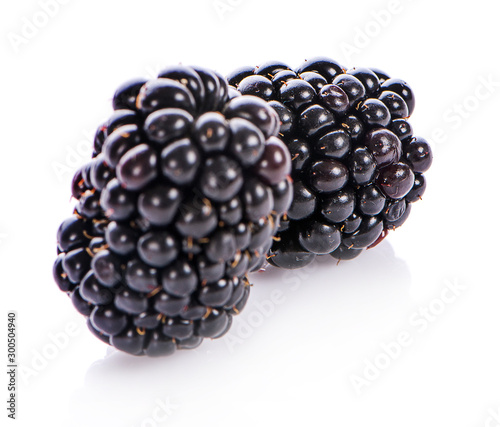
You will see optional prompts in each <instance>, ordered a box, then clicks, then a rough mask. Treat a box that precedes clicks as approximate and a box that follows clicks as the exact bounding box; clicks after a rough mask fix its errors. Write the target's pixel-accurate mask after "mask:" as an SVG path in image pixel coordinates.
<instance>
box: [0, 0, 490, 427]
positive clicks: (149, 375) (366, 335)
mask: <svg viewBox="0 0 500 427" xmlns="http://www.w3.org/2000/svg"><path fill="white" fill-rule="evenodd" d="M218 4H219V9H217V8H216V7H215V6H214V3H213V1H212V0H206V1H194V0H191V1H185V2H181V1H175V2H174V1H165V0H149V1H141V2H139V1H133V0H121V1H116V0H115V1H105V2H103V1H96V0H87V1H77V0H70V1H66V4H64V5H60V7H59V10H58V11H57V12H56V13H53V15H54V16H52V17H50V18H48V19H47V20H46V21H47V22H44V19H43V18H44V16H43V13H44V12H43V9H42V8H41V6H40V4H39V3H38V1H37V0H25V1H23V2H19V1H18V2H6V1H4V2H2V6H1V9H2V10H1V11H0V29H1V36H2V38H1V42H0V49H1V54H0V57H1V58H2V65H1V67H0V77H1V79H0V87H1V93H2V98H1V102H0V110H1V113H0V117H1V123H2V130H1V136H0V139H1V153H0V186H1V193H0V200H1V202H0V203H1V206H2V209H1V211H0V235H1V239H0V240H1V241H0V259H1V268H0V285H1V291H0V292H1V310H0V317H4V318H5V320H4V322H3V323H2V322H0V325H2V324H5V326H4V330H5V329H6V323H7V322H6V315H7V311H8V310H16V311H17V313H18V333H19V337H18V338H19V354H20V363H22V364H23V366H24V369H23V374H22V375H20V376H19V378H18V381H19V386H20V391H19V395H18V404H19V406H18V420H17V425H19V426H34V425H51V426H54V427H57V426H65V427H67V426H127V427H132V426H137V427H139V426H143V427H146V426H147V427H150V426H156V425H157V426H167V425H168V426H195V425H204V426H215V425H218V426H228V425H235V426H237V425H239V426H255V425H264V426H271V425H288V426H300V425H335V426H345V427H351V426H355V427H361V426H367V425H369V426H384V427H400V426H405V427H414V426H415V427H417V426H418V427H421V426H429V427H434V426H436V427H441V426H454V427H466V426H467V427H469V426H488V427H492V426H499V425H500V414H499V410H500V387H499V385H500V363H499V360H500V339H499V338H500V337H499V333H498V332H499V325H500V310H499V302H500V286H499V285H500V283H499V279H498V265H499V263H498V255H499V249H498V243H499V238H500V235H499V224H500V223H499V221H498V215H499V207H500V206H499V193H498V185H499V161H500V145H499V136H498V131H497V126H498V117H499V116H498V113H499V103H500V56H499V47H498V42H499V40H500V37H499V36H500V34H499V25H498V8H495V6H496V3H495V2H491V1H485V0H476V1H474V2H473V4H471V5H467V7H464V6H462V5H464V2H462V3H460V2H451V1H447V2H444V1H443V2H437V1H435V0H433V1H430V0H429V1H426V0H420V1H417V0H414V1H402V0H401V2H398V1H392V2H389V1H382V0H381V1H373V0H370V1H368V0H363V1H359V0H358V1H356V2H347V1H342V2H338V1H331V0H329V1H314V0H310V1H307V2H290V1H287V2H284V1H269V0H221V1H220V2H219V3H218ZM224 5H225V6H226V7H225V9H222V7H223V6H224ZM389 5H391V7H390V6H389ZM394 5H396V7H394ZM41 11H42V12H41ZM33 20H35V21H36V22H37V25H39V26H40V25H41V26H42V27H41V28H35V30H33V28H31V33H30V32H29V28H27V26H28V25H29V24H27V23H26V22H33ZM23 31H24V35H23ZM367 33H368V35H367ZM15 35H17V38H16V37H15ZM21 37H24V39H21ZM13 40H14V41H13ZM15 40H17V43H16V42H15ZM19 43H21V44H19ZM315 55H326V56H330V57H333V58H336V59H338V60H339V61H340V62H342V63H343V64H345V65H346V66H347V67H351V66H374V67H379V68H382V69H384V70H386V71H387V72H388V73H389V74H390V75H392V76H394V77H401V78H403V79H405V80H406V81H408V82H409V83H410V85H411V86H412V88H413V90H414V91H415V93H416V97H417V108H416V110H415V113H414V116H413V117H412V120H411V123H412V124H413V127H414V129H415V133H416V134H418V135H422V136H425V137H426V138H428V139H430V140H432V144H433V148H434V153H435V161H434V165H433V167H432V169H431V171H429V172H428V173H427V174H426V177H427V179H428V190H427V193H426V194H425V196H424V200H423V201H422V202H419V203H417V204H415V206H414V208H413V211H412V213H411V216H410V218H409V220H408V221H407V223H406V224H405V225H404V226H403V227H402V228H401V229H399V230H397V231H395V232H393V233H391V234H390V235H389V237H388V238H387V239H386V240H385V241H384V242H383V243H382V244H380V245H379V246H378V247H377V248H374V249H372V250H369V251H367V252H366V253H363V254H362V255H361V256H360V257H359V258H357V259H355V260H353V261H350V262H349V261H346V262H342V263H340V264H339V265H336V264H335V262H334V260H333V259H326V260H325V261H324V262H320V263H317V264H315V265H313V266H312V267H310V268H308V269H306V270H303V271H300V272H293V273H291V272H286V271H278V270H276V269H271V270H268V271H267V272H266V273H264V274H263V273H260V274H254V275H253V278H252V279H253V282H254V288H253V293H252V295H251V299H250V301H249V304H248V306H247V308H246V310H245V311H244V312H243V313H242V315H241V316H240V317H238V318H235V322H234V324H233V329H232V331H231V333H230V335H229V336H227V337H226V338H224V339H221V340H218V341H213V342H207V343H205V344H204V345H203V346H202V347H200V348H199V349H198V350H196V351H191V352H178V353H176V354H175V355H174V356H172V357H170V358H164V359H159V360H158V359H156V360H151V359H145V358H144V359H141V358H134V357H132V356H127V355H124V354H119V353H117V352H115V351H114V350H112V349H109V348H108V347H107V346H106V345H104V344H102V343H100V342H99V341H98V340H96V339H95V338H94V337H93V336H92V335H91V334H90V333H89V332H88V330H87V329H86V326H85V324H84V321H83V319H82V318H81V317H80V316H79V315H78V314H77V313H76V312H75V310H74V309H73V307H72V305H71V303H70V301H69V300H68V298H67V297H66V296H65V295H64V294H63V293H61V292H60V291H59V290H58V289H57V287H56V286H55V284H54V283H53V281H52V277H51V268H52V263H53V261H54V258H55V245H56V241H55V232H56V230H57V227H58V225H59V223H60V222H61V221H62V220H63V219H64V218H66V217H67V216H69V215H70V213H71V210H72V208H71V204H70V201H69V195H70V190H69V184H70V179H71V172H70V171H73V170H74V169H75V167H76V165H77V164H80V163H82V162H84V161H85V160H86V159H87V156H86V155H82V153H83V152H84V151H85V148H86V147H87V149H88V147H89V146H90V142H89V135H92V134H93V132H94V129H95V127H96V126H97V125H98V124H99V123H100V122H101V120H103V119H104V118H105V117H106V116H108V115H109V114H110V112H111V106H110V102H109V101H110V98H111V97H112V94H113V92H114V89H115V88H116V87H117V86H118V85H119V84H120V83H121V82H122V81H124V80H127V79H129V78H131V77H135V76H141V75H144V76H152V75H154V73H156V72H157V71H158V69H159V68H161V67H162V66H164V65H169V64H175V63H179V62H182V63H185V64H198V65H201V66H207V67H212V68H215V69H217V70H218V71H220V72H222V73H223V74H226V73H228V72H230V71H231V70H232V69H233V68H236V67H239V66H242V65H246V64H250V65H257V64H259V63H261V62H264V61H266V60H270V59H278V60H282V61H285V62H288V63H290V64H291V65H295V66H296V65H298V64H299V63H300V62H301V61H303V60H304V59H305V58H307V57H312V56H315ZM488 82H489V83H488ZM459 111H462V113H460V112H459ZM71 153H73V155H71ZM75 153H76V155H75ZM75 156H76V157H75ZM55 166H58V168H55ZM56 169H58V170H59V173H57V171H56ZM61 171H62V172H61ZM450 286H452V287H453V288H454V289H455V293H456V294H458V296H456V297H455V298H452V299H453V301H451V300H450V299H449V298H447V297H450V296H452V293H450V291H445V292H448V293H445V294H444V296H445V299H446V301H447V302H443V299H442V297H441V294H442V292H443V290H445V289H446V288H448V289H449V288H450ZM429 306H430V307H431V308H430V312H431V313H434V314H435V316H433V317H428V318H427V319H428V320H426V318H425V317H424V314H423V313H424V311H423V310H429ZM431 319H432V320H431ZM0 327H1V326H0ZM401 334H403V335H404V336H405V337H406V340H407V341H406V342H407V343H408V342H409V343H410V344H409V345H407V346H406V347H404V348H401V350H398V349H397V348H398V346H399V344H398V345H395V344H391V343H394V342H395V341H397V340H398V339H399V337H400V336H401ZM0 337H3V338H0V341H3V342H4V344H1V345H2V349H3V351H2V352H1V353H2V354H5V348H6V344H5V341H6V332H1V334H0ZM54 337H57V340H58V343H59V347H55V346H54V343H53V341H54V339H56V338H54ZM384 348H385V350H384ZM387 348H390V350H387ZM54 349H55V351H54ZM391 349H392V350H391ZM388 353H390V355H388ZM47 356H48V357H49V359H48V358H47ZM1 360H2V363H5V364H6V361H5V360H4V356H2V357H1ZM371 364H375V368H373V367H371V368H367V366H370V365H371ZM376 366H379V367H381V368H382V369H379V368H377V367H376ZM354 378H357V380H358V387H356V386H355V385H354V383H353V379H354ZM363 378H364V380H365V381H366V382H365V383H362V385H361V386H360V385H359V384H360V383H359V381H360V379H363ZM2 384H5V385H2ZM6 387H7V376H6V375H2V376H0V390H2V394H1V401H2V402H4V401H5V400H6V398H7V397H6V396H7V391H6ZM3 406H5V404H2V407H3ZM0 417H1V418H0V419H1V421H0V424H1V425H2V426H3V425H9V424H7V422H10V420H6V411H5V410H4V409H2V411H1V415H0ZM495 417H496V418H497V420H495ZM12 424H14V423H13V422H12Z"/></svg>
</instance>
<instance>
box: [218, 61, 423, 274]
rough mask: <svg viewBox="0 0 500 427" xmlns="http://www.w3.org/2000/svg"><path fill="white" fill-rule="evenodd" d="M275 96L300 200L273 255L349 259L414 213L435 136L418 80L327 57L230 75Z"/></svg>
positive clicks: (277, 258) (294, 263) (248, 88)
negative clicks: (427, 125) (421, 108)
mask: <svg viewBox="0 0 500 427" xmlns="http://www.w3.org/2000/svg"><path fill="white" fill-rule="evenodd" d="M228 81H229V84H230V85H232V86H234V87H235V88H236V89H237V90H238V91H239V92H240V93H242V94H245V95H256V96H259V97H261V98H262V99H264V100H266V101H268V102H269V105H271V106H272V107H273V108H274V109H275V110H276V112H277V113H278V115H279V117H280V121H281V128H280V133H281V135H282V136H283V139H284V141H285V143H286V144H287V145H288V148H289V149H290V152H291V154H292V178H293V180H294V190H293V192H294V200H293V202H292V206H291V207H290V209H289V210H288V213H287V216H285V217H284V220H283V221H282V223H281V227H280V229H279V233H278V235H277V239H276V240H277V242H276V243H274V245H273V247H272V249H271V251H270V255H269V261H270V263H271V264H273V265H276V266H279V267H284V268H298V267H302V266H304V265H307V264H308V263H310V262H312V261H313V259H314V258H315V256H316V255H320V254H330V255H332V256H333V257H334V258H338V259H351V258H354V257H356V256H357V255H359V253H360V252H361V250H362V249H363V248H366V247H370V246H372V245H375V244H376V243H378V242H379V241H380V240H381V239H382V238H383V237H385V235H386V234H387V231H388V230H392V229H394V228H397V227H399V226H400V225H402V224H403V222H404V221H405V220H406V219H407V218H408V215H409V214H410V209H411V204H412V203H413V202H415V201H416V200H418V199H420V198H421V196H422V194H423V193H424V191H425V178H424V176H423V174H422V173H423V172H425V171H426V170H427V169H428V168H429V167H430V165H431V162H432V153H431V149H430V147H429V144H428V143H427V142H426V141H425V140H424V139H423V138H418V137H414V136H413V130H412V128H411V126H410V124H409V123H408V121H407V119H408V117H409V116H410V114H411V113H412V112H413V109H414V107H415V99H414V95H413V92H412V90H411V89H410V87H409V86H408V85H407V84H406V83H405V82H404V81H402V80H399V79H392V78H389V76H387V75H386V74H384V73H383V72H381V71H378V70H370V69H367V68H353V69H350V70H347V71H346V70H345V69H344V68H343V67H342V66H340V65H339V64H338V63H337V62H335V61H332V60H330V59H328V58H316V59H313V60H308V61H305V62H304V63H303V64H302V65H301V66H300V67H299V68H297V69H296V70H292V69H291V68H290V67H288V66H287V65H285V64H283V63H279V62H270V63H266V64H264V65H262V66H260V67H256V68H255V69H253V68H251V67H245V68H241V69H239V70H237V71H235V72H234V73H232V74H231V75H230V76H229V77H228Z"/></svg>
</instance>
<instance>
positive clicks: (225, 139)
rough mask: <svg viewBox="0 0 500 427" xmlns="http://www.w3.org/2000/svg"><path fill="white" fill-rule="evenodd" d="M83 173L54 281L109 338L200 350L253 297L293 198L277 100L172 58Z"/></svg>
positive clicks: (129, 348) (101, 141)
mask: <svg viewBox="0 0 500 427" xmlns="http://www.w3.org/2000/svg"><path fill="white" fill-rule="evenodd" d="M113 107H114V110H115V111H114V113H113V115H112V116H111V118H110V119H109V120H108V121H107V122H106V123H105V124H103V125H102V126H100V127H99V128H98V130H97V133H96V136H95V143H94V154H93V159H92V160H91V161H90V162H89V163H88V164H86V165H84V166H83V167H81V168H80V169H79V170H78V171H77V172H76V174H75V177H74V179H73V182H72V194H73V196H74V198H75V199H76V201H77V202H76V207H75V210H74V214H73V216H72V217H71V218H69V219H67V220H66V221H64V222H63V223H62V224H61V226H60V228H59V230H58V233H57V242H58V257H57V260H56V262H55V264H54V269H53V272H54V278H55V281H56V283H57V284H58V286H59V288H60V289H61V290H62V291H64V292H66V293H68V295H70V296H71V299H72V301H73V304H74V305H75V308H76V309H77V310H78V311H79V312H80V313H81V314H83V315H84V316H86V317H88V326H89V328H90V330H91V331H92V332H93V333H94V334H95V335H96V336H97V337H98V338H99V339H101V340H102V341H104V342H106V343H108V344H110V345H112V346H114V347H116V348H117V349H120V350H122V351H125V352H127V353H131V354H134V355H147V356H161V355H167V354H170V353H172V352H174V351H175V349H176V348H177V349H188V348H195V347H197V346H198V345H199V344H200V343H201V341H202V340H203V338H218V337H220V336H222V335H223V334H224V333H225V332H226V331H227V330H228V329H229V327H230V325H231V320H232V316H233V315H234V314H238V313H239V312H240V311H241V310H242V309H243V307H244V306H245V303H246V301H247V299H248V295H249V291H250V286H249V282H248V279H247V273H248V272H249V271H254V270H257V269H259V268H260V267H261V266H262V265H263V264H264V262H265V259H266V254H267V252H268V251H269V249H270V247H271V245H272V241H273V240H272V237H273V235H274V234H275V233H276V230H277V228H278V227H279V220H280V217H281V215H282V214H283V213H284V212H285V211H287V210H288V208H289V206H290V203H291V198H292V184H291V180H290V177H289V175H290V171H291V161H290V153H289V152H288V149H287V148H286V146H285V145H284V144H283V142H281V141H280V140H279V139H278V138H276V135H277V134H278V131H279V119H278V116H277V114H276V113H275V112H274V110H273V109H272V108H271V106H269V105H268V104H267V103H266V102H264V101H263V100H261V99H259V98H257V97H254V96H240V95H239V94H235V93H233V94H231V96H230V95H229V91H228V85H227V83H226V82H225V80H224V79H223V78H222V77H221V76H220V75H218V74H217V73H214V72H212V71H210V70H205V69H201V68H195V67H184V66H174V67H170V68H168V69H166V70H164V71H163V72H162V73H160V75H159V77H158V78H157V79H154V80H150V81H146V80H143V79H136V80H132V81H129V82H127V83H125V84H124V85H122V86H120V87H119V88H118V90H117V91H116V93H115V95H114V98H113Z"/></svg>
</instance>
